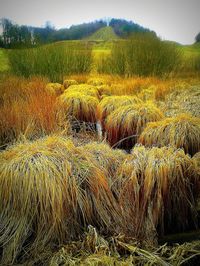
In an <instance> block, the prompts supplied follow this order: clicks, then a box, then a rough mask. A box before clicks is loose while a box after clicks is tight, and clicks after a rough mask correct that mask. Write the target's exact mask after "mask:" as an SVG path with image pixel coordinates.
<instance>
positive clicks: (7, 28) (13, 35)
mask: <svg viewBox="0 0 200 266" xmlns="http://www.w3.org/2000/svg"><path fill="white" fill-rule="evenodd" d="M0 24H1V27H2V35H1V36H0V47H4V48H20V47H22V48H24V47H31V46H37V45H40V44H45V43H51V42H56V41H63V40H79V39H83V38H85V37H87V36H89V35H91V34H93V33H94V32H96V31H97V30H99V29H100V28H102V27H105V26H107V25H109V26H111V27H112V28H113V29H114V31H115V33H116V34H117V35H119V36H120V37H122V38H123V37H127V36H129V35H130V34H131V33H133V32H149V31H150V30H149V29H146V28H143V27H142V26H140V25H138V24H136V23H133V22H132V21H126V20H123V19H111V20H110V22H109V23H108V21H104V20H99V21H94V22H90V23H83V24H80V25H72V26H71V27H70V28H65V29H59V30H56V29H55V28H54V27H52V26H51V24H50V23H46V25H45V27H43V28H41V27H31V26H26V25H22V26H19V25H17V24H15V23H13V22H12V21H10V20H9V19H6V18H4V19H1V21H0Z"/></svg>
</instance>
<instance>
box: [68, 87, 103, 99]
mask: <svg viewBox="0 0 200 266" xmlns="http://www.w3.org/2000/svg"><path fill="white" fill-rule="evenodd" d="M64 93H65V94H66V95H68V94H69V93H82V94H84V95H86V96H92V97H96V98H97V99H100V94H99V91H98V89H97V88H96V87H95V86H92V85H88V84H79V85H71V86H69V87H68V88H67V89H66V90H65V92H64Z"/></svg>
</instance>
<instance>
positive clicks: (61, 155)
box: [0, 32, 200, 266]
mask: <svg viewBox="0 0 200 266" xmlns="http://www.w3.org/2000/svg"><path fill="white" fill-rule="evenodd" d="M100 33H101V32H100ZM107 34H109V32H107ZM100 37H101V36H100ZM94 38H96V40H94ZM98 38H99V33H98V34H96V35H94V36H93V37H92V38H89V39H88V40H83V41H68V42H66V41H64V42H58V43H53V44H49V45H43V46H38V47H35V48H29V49H15V50H14V49H13V50H3V49H1V50H0V59H1V61H0V73H1V74H0V148H1V151H0V221H1V223H0V264H1V265H34V266H36V265H49V266H61V265H92V266H96V265H98V266H100V265H107V266H110V265H111V266H112V265H113V266H114V265H123V266H125V265H127V266H129V265H163V266H169V265H177V266H178V265H198V261H199V260H200V241H199V239H200V108H199V107H200V71H199V70H200V69H199V66H200V61H199V59H200V46H199V45H198V44H195V45H191V46H181V45H178V44H174V43H170V42H163V41H161V40H160V39H157V38H156V37H155V36H152V35H148V34H147V35H146V34H145V35H144V34H138V35H137V34H136V36H135V38H131V39H130V40H127V41H124V40H121V39H117V40H113V41H110V40H109V41H107V40H106V41H101V40H99V39H98ZM106 38H107V35H106ZM113 38H114V37H113ZM158 51H159V52H158Z"/></svg>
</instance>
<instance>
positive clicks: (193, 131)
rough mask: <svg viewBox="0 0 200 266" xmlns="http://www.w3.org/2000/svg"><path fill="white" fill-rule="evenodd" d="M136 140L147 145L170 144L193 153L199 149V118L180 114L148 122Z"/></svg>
mask: <svg viewBox="0 0 200 266" xmlns="http://www.w3.org/2000/svg"><path fill="white" fill-rule="evenodd" d="M138 141H139V143H141V144H143V145H145V146H147V147H149V146H158V147H162V146H168V145H172V146H175V147H176V148H183V149H184V151H185V153H189V154H190V155H194V154H195V153H196V152H198V151H200V119H198V118H194V117H191V116H190V115H187V114H182V115H179V116H177V117H174V118H166V119H165V120H162V121H158V122H154V123H149V124H148V125H147V127H146V128H145V129H144V131H143V132H142V134H141V136H140V138H139V140H138Z"/></svg>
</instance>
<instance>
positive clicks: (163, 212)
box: [113, 146, 200, 240]
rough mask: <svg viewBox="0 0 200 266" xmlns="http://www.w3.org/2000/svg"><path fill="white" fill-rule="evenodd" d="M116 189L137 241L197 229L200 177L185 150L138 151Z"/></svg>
mask: <svg viewBox="0 0 200 266" xmlns="http://www.w3.org/2000/svg"><path fill="white" fill-rule="evenodd" d="M113 186H114V189H115V190H116V191H118V198H119V203H120V205H121V208H122V210H123V215H124V219H125V221H129V222H128V225H127V229H128V230H129V231H130V235H131V234H132V236H133V237H136V238H138V239H140V240H142V239H143V237H144V239H145V238H146V239H150V238H151V236H152V239H153V238H154V237H155V236H156V234H157V233H160V234H163V233H169V232H171V233H172V232H177V231H179V232H180V231H182V230H185V229H191V228H196V226H197V212H196V210H195V204H196V200H197V196H198V193H199V188H200V180H199V174H198V171H197V168H196V166H195V164H194V162H193V160H192V159H191V158H190V156H188V155H186V154H185V153H184V151H183V150H180V149H179V150H176V149H174V148H171V147H162V148H157V147H154V148H145V147H144V146H137V147H135V148H134V149H133V150H132V153H131V155H130V156H129V157H128V158H127V160H125V162H124V163H123V164H122V166H121V168H120V169H119V171H118V180H117V181H116V184H114V185H113ZM156 230H157V233H156Z"/></svg>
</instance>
